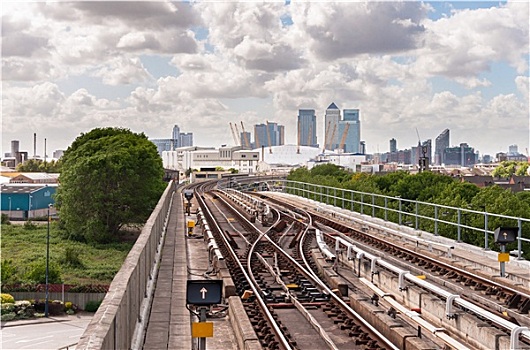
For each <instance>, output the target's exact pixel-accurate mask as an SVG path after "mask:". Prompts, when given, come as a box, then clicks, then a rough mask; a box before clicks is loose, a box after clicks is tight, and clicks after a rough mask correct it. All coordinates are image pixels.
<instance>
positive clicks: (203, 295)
mask: <svg viewBox="0 0 530 350" xmlns="http://www.w3.org/2000/svg"><path fill="white" fill-rule="evenodd" d="M200 292H201V294H202V298H203V299H205V298H206V293H208V290H207V289H206V288H205V287H202V289H201V290H200Z"/></svg>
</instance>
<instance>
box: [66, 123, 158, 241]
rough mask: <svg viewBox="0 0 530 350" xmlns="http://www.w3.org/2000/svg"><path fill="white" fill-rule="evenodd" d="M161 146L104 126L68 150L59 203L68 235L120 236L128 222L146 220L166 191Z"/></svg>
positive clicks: (81, 237) (90, 237)
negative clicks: (160, 152)
mask: <svg viewBox="0 0 530 350" xmlns="http://www.w3.org/2000/svg"><path fill="white" fill-rule="evenodd" d="M163 176H164V170H163V167H162V159H161V158H160V156H159V155H158V153H157V150H156V146H155V145H154V144H153V143H152V142H150V141H149V140H148V139H147V137H146V136H145V135H144V134H143V133H142V134H136V133H133V132H131V131H129V130H127V129H120V128H103V129H94V130H92V131H90V132H89V133H87V134H81V136H79V137H78V138H77V139H76V140H75V141H74V142H73V143H72V145H71V146H70V147H69V148H68V149H67V150H66V152H65V153H64V156H63V166H62V172H61V175H60V178H59V180H60V182H61V186H60V187H59V188H58V191H57V197H56V202H57V203H58V209H59V211H60V216H61V220H62V221H63V224H64V228H65V229H66V231H67V232H68V236H69V237H70V238H73V239H78V240H84V241H87V242H101V243H105V242H109V241H112V240H115V239H116V237H117V234H118V233H119V230H120V229H121V227H122V226H123V225H125V224H134V223H143V222H145V220H146V219H147V218H148V216H149V215H150V213H151V211H152V210H153V209H154V207H155V206H156V204H157V202H158V200H159V198H160V195H161V194H162V192H163V191H164V188H165V183H164V181H163Z"/></svg>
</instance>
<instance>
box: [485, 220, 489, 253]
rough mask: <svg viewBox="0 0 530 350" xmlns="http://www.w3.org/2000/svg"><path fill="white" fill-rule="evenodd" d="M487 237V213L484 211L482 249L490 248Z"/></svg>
mask: <svg viewBox="0 0 530 350" xmlns="http://www.w3.org/2000/svg"><path fill="white" fill-rule="evenodd" d="M488 239H489V237H488V213H486V212H484V250H490V248H489V243H488Z"/></svg>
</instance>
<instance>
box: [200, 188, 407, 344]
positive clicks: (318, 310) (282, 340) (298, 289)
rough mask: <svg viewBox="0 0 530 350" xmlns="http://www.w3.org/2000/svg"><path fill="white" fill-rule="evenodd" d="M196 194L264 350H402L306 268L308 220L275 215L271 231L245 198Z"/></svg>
mask: <svg viewBox="0 0 530 350" xmlns="http://www.w3.org/2000/svg"><path fill="white" fill-rule="evenodd" d="M196 191H197V194H198V196H197V198H198V199H199V204H200V206H201V210H202V213H203V215H205V217H206V219H207V221H208V224H209V226H210V229H211V230H212V233H213V234H214V236H215V239H216V241H217V242H218V245H219V249H220V251H221V253H222V255H223V257H224V259H225V261H226V264H227V266H228V268H229V270H230V273H231V276H232V279H233V280H234V284H235V286H236V293H237V295H240V296H242V299H243V300H244V307H245V309H246V310H247V314H248V315H249V318H250V320H251V323H252V324H253V325H254V327H255V331H256V334H257V335H258V338H259V339H260V343H261V345H262V346H263V348H265V349H314V348H315V346H316V348H319V349H320V348H329V349H351V348H352V347H353V348H357V349H397V347H396V346H394V345H393V344H392V343H391V342H390V341H389V340H388V339H386V338H385V337H384V336H383V335H382V334H380V333H379V332H378V331H377V330H376V329H375V328H373V327H372V326H371V325H370V324H369V323H367V322H366V321H364V320H363V319H362V318H359V317H358V315H356V313H355V311H353V310H352V309H351V308H350V307H349V306H348V305H347V303H345V302H344V300H343V299H342V297H340V296H337V295H336V294H334V293H333V292H332V291H331V290H330V289H329V288H328V287H327V286H326V285H325V283H324V282H322V281H320V280H319V279H318V278H317V277H316V275H315V274H314V272H311V271H310V270H309V269H308V267H307V266H305V267H304V265H303V262H304V260H306V262H305V264H306V265H307V259H308V255H309V251H310V249H311V248H312V247H311V244H312V243H311V241H312V238H313V237H312V236H311V235H307V228H308V227H310V224H311V218H310V216H309V215H307V214H306V219H305V220H303V219H301V218H300V217H296V216H289V215H286V214H285V213H281V212H279V211H275V212H274V213H271V212H269V213H267V214H268V215H269V214H270V217H271V218H273V220H274V222H272V223H271V226H270V227H268V226H265V227H264V226H263V222H264V221H258V222H256V220H255V218H256V216H257V213H256V212H252V208H251V206H249V205H248V204H246V203H245V200H237V199H234V198H230V196H229V195H228V194H227V193H224V192H220V191H212V190H211V188H208V187H206V186H205V187H203V188H197V189H196ZM264 210H265V209H262V211H264ZM263 217H264V216H262V218H263ZM265 217H266V216H265ZM253 218H254V219H253ZM252 221H254V222H252ZM304 221H306V222H304ZM266 224H267V223H266ZM259 225H261V227H259V228H258V227H257V226H259ZM293 240H296V244H294V243H293ZM219 242H222V243H219ZM289 247H291V248H289Z"/></svg>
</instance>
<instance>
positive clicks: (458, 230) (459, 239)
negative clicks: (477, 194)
mask: <svg viewBox="0 0 530 350" xmlns="http://www.w3.org/2000/svg"><path fill="white" fill-rule="evenodd" d="M457 213H458V229H457V237H456V241H457V242H462V227H461V226H460V218H461V217H462V211H461V210H460V209H458V212H457Z"/></svg>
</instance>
